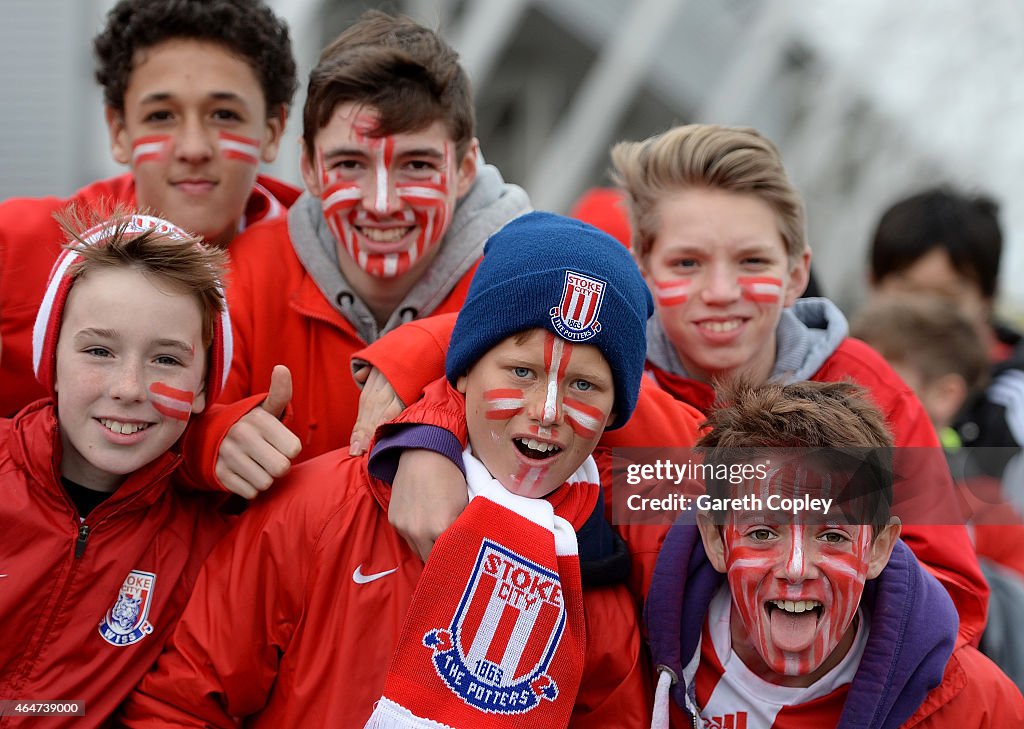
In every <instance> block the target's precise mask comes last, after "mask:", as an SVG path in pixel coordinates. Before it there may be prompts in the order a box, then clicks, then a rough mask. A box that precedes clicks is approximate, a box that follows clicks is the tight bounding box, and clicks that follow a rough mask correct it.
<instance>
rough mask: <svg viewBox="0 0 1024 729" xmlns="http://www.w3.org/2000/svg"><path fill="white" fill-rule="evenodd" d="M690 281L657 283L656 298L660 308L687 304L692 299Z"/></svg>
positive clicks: (655, 285)
mask: <svg viewBox="0 0 1024 729" xmlns="http://www.w3.org/2000/svg"><path fill="white" fill-rule="evenodd" d="M691 283H692V281H690V280H689V279H675V280H672V281H655V282H654V296H655V298H656V299H657V301H658V305H659V306H666V307H668V306H679V305H680V304H685V303H686V302H687V300H688V299H689V298H690V284H691Z"/></svg>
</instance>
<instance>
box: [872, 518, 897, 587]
mask: <svg viewBox="0 0 1024 729" xmlns="http://www.w3.org/2000/svg"><path fill="white" fill-rule="evenodd" d="M900 529H901V526H900V520H899V519H898V518H897V517H895V516H894V517H892V518H891V519H889V523H888V524H886V525H885V526H884V527H882V528H881V530H879V532H878V534H876V535H875V538H874V540H873V541H872V542H871V554H870V558H869V560H868V574H867V578H868V579H869V580H873V579H875V578H876V577H878V576H879V575H880V574H882V570H884V569H885V566H886V565H887V564H889V557H891V556H892V550H893V548H894V547H895V546H896V540H897V539H899V537H900Z"/></svg>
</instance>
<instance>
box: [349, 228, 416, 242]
mask: <svg viewBox="0 0 1024 729" xmlns="http://www.w3.org/2000/svg"><path fill="white" fill-rule="evenodd" d="M409 230H410V228H360V229H359V232H360V233H362V234H363V235H364V236H366V237H367V238H369V239H370V240H372V241H374V242H375V243H394V242H396V241H399V240H401V239H402V238H403V237H404V236H405V234H406V233H408V232H409Z"/></svg>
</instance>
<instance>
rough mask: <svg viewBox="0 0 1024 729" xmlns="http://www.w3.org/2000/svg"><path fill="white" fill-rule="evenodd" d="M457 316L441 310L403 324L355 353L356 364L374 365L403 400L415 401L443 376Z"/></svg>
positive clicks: (353, 356) (353, 358)
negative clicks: (436, 313)
mask: <svg viewBox="0 0 1024 729" xmlns="http://www.w3.org/2000/svg"><path fill="white" fill-rule="evenodd" d="M455 318H456V314H439V315H437V316H431V317H427V318H425V319H417V320H415V321H411V322H408V323H406V324H403V325H402V326H400V327H398V328H397V329H394V330H392V331H390V332H388V333H387V334H385V335H384V336H383V337H381V338H380V339H378V340H377V341H376V342H374V343H373V344H371V345H369V346H367V347H366V348H364V349H361V350H360V351H358V352H356V353H355V354H353V355H352V363H353V366H354V367H357V366H358V365H359V364H360V363H362V362H365V363H368V364H370V365H373V366H374V367H376V368H377V369H378V370H380V371H381V374H383V375H384V377H386V378H387V381H388V382H389V383H390V384H391V387H393V388H394V389H395V392H396V393H397V394H398V397H399V398H401V400H402V402H403V403H405V404H407V405H408V404H409V403H413V402H416V400H418V399H419V397H420V395H422V394H423V391H424V390H425V389H426V387H427V385H429V384H430V383H431V382H433V381H434V380H436V379H437V378H439V377H444V358H445V356H446V355H447V353H448V340H449V339H451V335H452V330H453V329H454V328H455Z"/></svg>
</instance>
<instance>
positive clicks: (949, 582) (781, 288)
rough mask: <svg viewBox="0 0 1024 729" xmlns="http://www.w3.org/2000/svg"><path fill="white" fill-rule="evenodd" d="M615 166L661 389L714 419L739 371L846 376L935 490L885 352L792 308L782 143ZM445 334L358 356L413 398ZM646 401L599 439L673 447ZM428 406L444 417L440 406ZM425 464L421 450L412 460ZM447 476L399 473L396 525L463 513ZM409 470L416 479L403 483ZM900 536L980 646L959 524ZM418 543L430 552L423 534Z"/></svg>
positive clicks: (767, 376) (912, 408)
mask: <svg viewBox="0 0 1024 729" xmlns="http://www.w3.org/2000/svg"><path fill="white" fill-rule="evenodd" d="M612 159H613V162H614V163H615V168H616V172H617V175H618V177H619V179H620V182H621V184H622V186H623V187H624V189H625V191H626V194H627V199H628V201H629V204H630V215H631V218H632V223H633V237H632V245H633V255H634V258H635V259H636V260H637V263H638V264H639V266H640V270H641V271H642V272H643V274H644V277H645V278H646V279H647V282H648V284H649V286H650V287H651V290H652V293H653V294H654V298H655V316H653V317H652V318H651V320H650V322H649V324H648V340H647V341H648V345H647V371H648V372H649V373H650V375H651V376H652V378H653V379H654V380H655V381H656V382H657V383H658V384H659V385H660V386H661V387H662V389H664V390H665V391H666V392H668V393H670V394H671V395H672V396H674V397H675V398H677V399H679V400H681V401H683V402H686V403H689V404H691V405H693V406H695V407H697V408H699V409H701V410H703V411H705V412H707V411H708V410H709V409H710V408H711V406H712V404H713V400H714V391H713V389H712V384H711V383H712V381H713V380H714V379H716V378H717V379H722V380H728V379H730V378H733V377H737V376H742V377H744V378H746V379H749V380H751V381H753V382H755V383H760V382H765V381H769V380H772V381H785V382H788V381H800V380H815V381H834V380H847V379H852V380H853V381H855V382H857V383H858V384H860V385H861V386H863V387H865V388H866V389H867V390H868V392H869V393H870V397H871V398H872V399H873V400H874V401H875V402H876V403H877V404H878V405H879V407H880V409H881V410H882V411H883V413H884V415H885V417H886V421H887V422H888V424H889V427H891V428H892V431H893V434H894V439H895V441H896V445H897V446H898V447H922V448H935V449H936V458H935V459H934V464H932V465H934V468H935V471H936V473H935V474H934V477H935V478H936V479H938V481H937V482H936V484H935V487H936V488H937V489H940V487H941V485H942V482H943V481H948V479H949V474H948V470H947V469H946V468H945V466H944V461H943V458H942V454H941V451H940V450H939V443H938V439H937V437H936V435H935V432H934V430H933V428H932V427H931V423H930V422H929V419H928V416H927V414H926V413H925V411H924V409H923V407H922V406H921V404H920V402H919V401H918V400H917V398H916V397H915V396H914V394H913V392H912V391H911V390H910V389H909V388H908V387H907V386H906V385H905V384H904V383H903V382H902V381H901V380H900V379H899V377H898V375H897V374H896V373H895V372H894V371H893V370H892V368H891V367H890V366H889V365H888V364H886V362H885V360H884V359H883V358H882V357H881V356H880V355H879V354H878V353H877V352H875V351H874V350H872V349H871V348H870V347H868V346H867V345H865V344H864V343H863V342H859V341H857V340H854V339H851V338H849V337H847V335H846V334H847V329H848V326H847V322H846V319H845V317H844V316H843V314H842V312H840V311H839V309H838V308H837V307H836V306H835V305H834V304H832V303H831V302H830V301H828V300H827V299H802V300H797V299H798V297H799V295H800V293H801V292H802V291H803V289H804V286H805V285H806V282H807V276H808V271H809V267H810V258H811V253H810V248H809V247H808V244H807V239H806V231H805V222H804V208H803V201H802V200H801V198H800V195H799V193H798V191H797V190H796V188H795V187H794V186H793V184H792V183H791V182H790V180H789V178H788V177H787V176H786V172H785V169H784V168H783V165H782V159H781V157H780V155H779V153H778V150H777V149H776V148H775V145H773V144H772V143H771V142H770V141H769V140H768V139H766V138H764V137H763V136H761V135H760V134H759V133H758V132H756V131H755V130H752V129H742V128H730V127H721V126H715V125H704V124H695V125H689V126H682V127H677V128H674V129H671V130H669V131H668V132H665V133H664V134H661V135H658V136H655V137H652V138H650V139H647V140H645V141H643V142H623V143H620V144H619V145H617V146H616V147H615V148H614V149H613V151H612ZM450 328H451V325H450V322H441V323H437V324H435V325H433V328H432V331H431V332H430V334H431V336H430V337H429V339H431V340H432V342H431V343H432V344H433V347H430V348H427V347H424V346H420V345H419V342H422V341H424V340H427V339H428V337H424V336H420V337H419V341H417V340H406V341H404V342H403V341H401V340H402V336H401V334H398V335H396V337H395V341H394V342H393V343H389V342H387V340H384V341H382V342H380V343H378V344H376V345H372V346H371V347H370V348H369V349H368V351H366V352H362V353H360V356H361V357H363V358H365V359H367V360H369V361H371V362H373V364H374V365H375V366H377V367H378V368H379V369H380V370H381V372H383V374H384V375H385V376H386V378H387V380H388V381H389V382H391V383H395V388H396V390H398V392H399V394H400V396H401V398H402V399H403V400H404V401H406V402H411V401H412V400H411V399H410V397H411V395H410V391H412V390H414V389H416V387H421V386H422V385H423V384H424V383H423V380H424V379H425V378H424V377H423V376H421V374H420V373H419V372H417V371H415V370H414V369H413V368H411V367H409V366H408V365H407V364H406V362H407V361H408V360H409V359H410V357H409V348H410V346H417V350H416V355H415V357H413V359H415V360H416V362H417V364H418V365H420V366H422V364H423V362H424V361H428V360H427V359H426V357H424V356H423V351H424V350H427V351H433V348H434V347H442V348H443V346H445V345H446V343H447V337H448V334H449V332H450ZM399 352H400V353H401V357H399V356H397V355H398V353H399ZM648 400H649V398H641V400H640V405H639V407H638V408H637V413H636V416H635V417H634V418H633V421H632V422H631V423H630V425H629V426H628V427H626V428H624V429H622V430H621V431H616V432H615V433H614V434H608V436H606V438H605V440H604V441H603V443H604V444H605V445H609V446H617V447H626V446H631V447H637V446H659V445H661V446H664V445H670V443H667V442H666V437H668V436H666V435H665V426H664V422H663V421H662V420H661V419H660V416H658V415H654V414H653V412H652V411H648V410H647V408H646V407H645V403H646V402H647V401H648ZM431 405H432V406H433V407H434V409H435V410H436V403H434V404H431ZM648 413H651V414H648ZM419 415H420V416H421V418H422V420H423V422H425V423H428V424H431V425H440V424H441V423H438V422H435V421H434V420H433V419H432V417H431V414H430V409H429V408H423V409H422V410H420V411H419ZM410 420H411V417H410ZM436 442H437V439H436V438H434V439H433V441H432V442H431V443H425V442H419V441H416V440H414V439H412V438H405V439H404V440H403V441H402V442H401V446H402V447H404V448H406V449H410V448H432V447H433V444H434V443H436ZM435 450H440V449H435ZM449 450H450V449H449ZM429 455H432V454H427V456H429ZM427 456H425V455H424V454H423V453H422V451H417V452H416V453H415V455H414V456H413V457H415V458H419V459H421V460H422V459H423V458H425V457H427ZM404 460H405V456H403V462H404ZM438 460H440V459H438ZM443 468H444V467H443V466H437V465H433V466H431V465H429V464H428V465H422V464H418V465H417V467H416V468H415V469H414V470H413V469H409V470H408V471H407V470H405V469H404V465H403V466H402V468H400V470H399V472H398V474H397V476H396V479H395V483H396V495H395V504H396V506H401V507H402V508H403V513H402V514H397V515H393V520H394V521H395V523H401V524H408V523H418V522H417V517H416V516H409V514H412V515H416V514H419V513H448V512H450V511H453V510H456V509H457V506H458V502H457V499H458V494H456V493H455V489H453V488H451V487H450V486H447V485H446V483H445V481H442V480H441V479H446V480H449V481H450V478H451V473H450V472H451V468H450V467H448V470H446V471H442V469H443ZM410 472H411V473H413V474H415V476H416V479H415V483H410V482H409V475H408V474H409V473H410ZM432 474H438V475H437V476H436V477H435V476H433V475H432ZM424 482H427V483H424ZM449 503H452V504H454V506H451V507H449V506H448V504H449ZM441 526H442V528H443V525H441ZM649 531H650V529H649V528H648V529H647V530H643V529H641V530H640V532H641V533H646V532H649ZM903 535H904V539H905V541H906V542H907V543H908V544H909V545H910V546H911V547H912V548H913V549H914V550H915V554H917V556H918V557H919V558H920V559H921V561H922V562H923V563H924V564H925V565H927V566H928V568H929V569H931V570H933V572H934V574H935V575H936V576H937V577H938V578H939V580H940V581H941V582H942V583H943V585H944V586H945V587H946V588H947V589H948V590H949V591H950V594H951V595H952V596H953V599H954V602H955V603H956V605H957V609H958V610H959V612H960V618H961V626H960V627H961V634H962V636H963V637H964V639H965V640H968V641H973V642H976V641H977V640H978V638H979V637H980V635H981V632H982V630H983V628H984V625H985V611H986V607H987V596H988V586H987V584H986V583H985V580H984V578H983V576H982V574H981V570H980V568H979V566H978V562H977V558H976V557H975V555H974V550H973V548H972V546H971V543H970V540H969V538H968V535H967V531H966V529H965V528H964V527H963V526H962V525H960V524H955V523H954V524H951V525H946V524H945V523H942V524H937V525H936V524H920V523H918V524H908V525H907V526H906V527H905V529H904V532H903ZM418 541H420V542H423V541H426V542H428V543H429V538H428V539H426V540H424V539H423V538H422V537H420V538H419V539H418ZM655 553H656V550H654V551H650V552H648V551H645V552H644V553H640V552H637V556H638V565H637V567H638V572H639V574H638V575H637V576H636V577H637V579H638V582H639V583H640V584H641V585H642V586H643V585H646V584H647V582H648V581H649V577H650V570H651V568H652V567H653V555H654V554H655Z"/></svg>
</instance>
